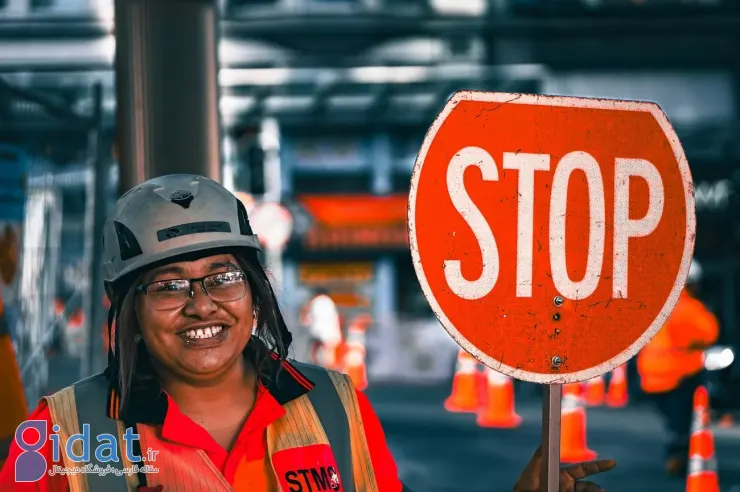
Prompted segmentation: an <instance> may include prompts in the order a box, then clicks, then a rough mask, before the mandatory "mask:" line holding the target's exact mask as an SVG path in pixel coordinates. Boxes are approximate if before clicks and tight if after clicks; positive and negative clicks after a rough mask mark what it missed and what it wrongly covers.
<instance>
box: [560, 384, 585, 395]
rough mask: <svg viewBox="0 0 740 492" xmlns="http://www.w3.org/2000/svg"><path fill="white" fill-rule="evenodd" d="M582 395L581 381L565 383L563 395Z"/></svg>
mask: <svg viewBox="0 0 740 492" xmlns="http://www.w3.org/2000/svg"><path fill="white" fill-rule="evenodd" d="M565 395H572V396H581V383H567V384H564V385H563V396H565Z"/></svg>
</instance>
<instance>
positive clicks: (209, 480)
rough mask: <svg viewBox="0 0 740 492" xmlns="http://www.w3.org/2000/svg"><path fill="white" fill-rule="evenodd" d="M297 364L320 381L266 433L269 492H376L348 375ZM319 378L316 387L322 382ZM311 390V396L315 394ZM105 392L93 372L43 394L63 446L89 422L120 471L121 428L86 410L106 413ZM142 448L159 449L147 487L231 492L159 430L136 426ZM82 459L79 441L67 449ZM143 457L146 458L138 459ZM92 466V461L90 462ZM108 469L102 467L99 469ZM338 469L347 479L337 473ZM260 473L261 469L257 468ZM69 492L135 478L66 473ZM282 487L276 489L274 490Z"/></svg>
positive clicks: (121, 486) (130, 486)
mask: <svg viewBox="0 0 740 492" xmlns="http://www.w3.org/2000/svg"><path fill="white" fill-rule="evenodd" d="M293 365H295V366H300V368H301V371H302V372H303V373H304V374H308V375H310V376H312V378H313V380H314V381H315V382H316V383H317V384H316V386H315V387H314V389H313V390H311V392H309V394H307V395H303V396H300V397H298V398H296V399H294V400H291V401H289V402H288V403H286V404H284V405H283V407H284V408H285V411H286V413H285V415H283V416H282V417H280V418H279V419H278V420H277V421H275V422H273V423H272V424H270V425H269V426H268V428H267V452H268V455H269V457H270V466H271V468H272V470H270V472H271V473H269V474H268V479H269V480H270V481H271V482H272V484H271V486H268V487H269V488H270V489H271V490H282V491H285V492H287V491H289V490H295V491H300V490H303V491H310V490H325V491H331V490H341V491H343V492H344V491H346V492H378V485H377V482H376V480H375V473H374V470H373V467H372V462H371V459H370V453H369V449H368V445H367V440H366V436H365V432H364V428H363V426H362V422H361V419H360V418H359V412H360V410H359V407H358V403H357V396H356V394H355V390H354V387H353V386H352V383H351V382H350V380H349V378H348V377H347V376H345V375H343V374H339V373H337V372H334V371H325V370H323V369H322V368H318V367H315V366H309V365H307V364H298V363H293ZM319 381H320V383H319ZM314 391H316V393H315V394H313V395H312V392H314ZM107 394H108V385H107V382H106V381H105V379H104V376H102V375H98V376H93V377H91V378H88V379H86V380H83V381H80V382H79V383H76V384H75V385H73V386H70V387H68V388H65V389H63V390H62V391H60V392H58V393H55V394H54V395H52V396H49V397H44V399H45V400H46V402H47V404H48V405H49V411H50V414H51V419H52V424H57V425H59V427H60V430H59V432H58V434H59V436H60V441H61V443H60V444H61V446H62V447H66V443H67V441H68V440H69V438H70V436H71V435H72V434H77V433H79V432H80V428H81V425H80V424H82V423H87V424H89V425H90V435H92V436H96V435H100V434H102V433H108V434H112V435H114V436H116V437H117V442H118V443H119V448H120V449H119V456H121V457H122V458H123V459H122V462H123V463H122V464H116V466H115V468H120V467H121V466H125V467H131V466H132V464H131V463H130V462H129V461H128V460H127V459H126V453H125V446H124V444H123V439H122V438H123V434H124V432H125V428H124V423H123V422H122V421H120V420H112V419H109V418H107V417H104V416H101V412H99V411H95V410H91V409H100V408H103V407H102V405H103V404H105V398H106V397H107V396H106V395H107ZM135 432H136V433H138V435H139V439H140V441H139V443H140V448H141V450H142V451H143V450H147V449H149V448H151V449H153V450H156V451H157V454H156V461H155V462H154V463H153V464H151V466H153V467H155V468H157V469H158V473H151V474H147V487H150V488H154V487H157V486H159V485H161V486H163V487H164V491H165V492H166V491H168V490H184V489H183V487H186V489H187V491H188V492H232V491H233V489H232V487H231V485H230V484H229V483H228V482H227V481H226V479H225V478H224V477H223V475H222V474H221V473H220V472H219V470H217V469H216V468H215V467H214V465H213V463H212V462H211V461H210V460H209V459H208V456H207V455H206V454H205V452H203V451H202V450H199V449H195V448H189V447H185V446H173V445H171V444H169V443H168V442H167V441H165V440H163V439H161V438H160V437H159V431H158V428H157V427H154V426H149V425H143V424H137V426H136V431H135ZM72 448H73V450H75V453H76V454H77V455H78V456H79V455H80V454H81V451H82V444H81V443H80V442H79V441H77V442H74V443H73V444H72ZM61 455H62V458H63V460H64V462H65V466H67V467H70V468H72V467H78V466H83V465H84V464H83V463H74V462H71V461H69V460H68V456H67V455H66V453H61ZM142 456H143V455H142ZM91 464H93V462H91ZM100 467H101V468H106V465H102V464H101V465H100ZM339 469H342V470H343V471H344V472H345V473H346V475H343V476H340V474H339ZM260 471H261V470H260ZM68 479H69V484H70V492H98V491H100V490H105V491H107V492H133V491H135V490H137V486H138V484H139V482H138V478H137V475H135V474H131V475H127V474H122V475H120V476H117V475H116V474H112V473H111V474H106V475H104V476H99V475H95V474H82V473H80V474H75V475H68ZM278 487H279V488H278Z"/></svg>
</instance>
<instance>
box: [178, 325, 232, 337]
mask: <svg viewBox="0 0 740 492" xmlns="http://www.w3.org/2000/svg"><path fill="white" fill-rule="evenodd" d="M223 329H224V327H223V326H221V325H218V326H209V327H208V328H198V329H197V330H188V331H186V332H185V333H183V334H182V335H183V336H184V337H185V338H193V339H202V338H212V337H215V336H216V335H218V334H219V333H220V332H221V331H222V330H223Z"/></svg>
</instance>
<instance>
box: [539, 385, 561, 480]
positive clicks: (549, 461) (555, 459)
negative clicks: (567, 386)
mask: <svg viewBox="0 0 740 492" xmlns="http://www.w3.org/2000/svg"><path fill="white" fill-rule="evenodd" d="M562 394H563V385H562V384H546V385H545V387H544V392H543V394H542V479H541V480H540V484H541V492H558V490H560V407H561V402H562V398H561V397H562Z"/></svg>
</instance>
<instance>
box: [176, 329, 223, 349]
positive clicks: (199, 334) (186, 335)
mask: <svg viewBox="0 0 740 492" xmlns="http://www.w3.org/2000/svg"><path fill="white" fill-rule="evenodd" d="M229 328H230V327H229V326H228V325H213V326H208V327H205V328H192V329H190V330H187V331H184V332H180V333H178V336H179V337H180V338H182V340H183V342H184V343H185V347H186V348H189V349H201V348H212V347H216V346H218V345H221V344H222V343H224V342H226V341H227V340H228V338H229Z"/></svg>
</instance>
